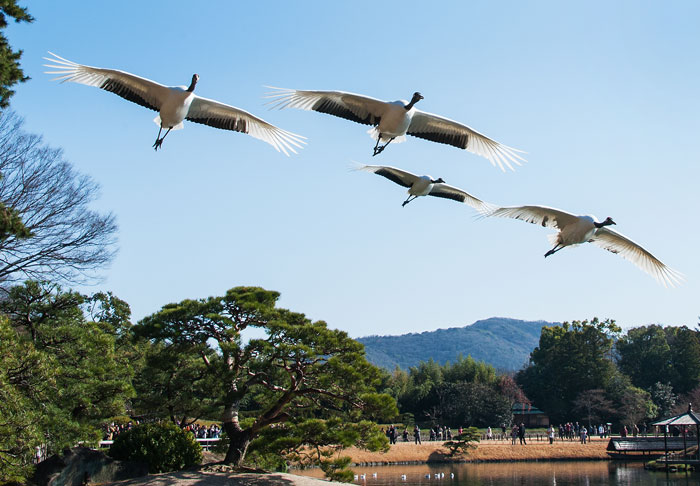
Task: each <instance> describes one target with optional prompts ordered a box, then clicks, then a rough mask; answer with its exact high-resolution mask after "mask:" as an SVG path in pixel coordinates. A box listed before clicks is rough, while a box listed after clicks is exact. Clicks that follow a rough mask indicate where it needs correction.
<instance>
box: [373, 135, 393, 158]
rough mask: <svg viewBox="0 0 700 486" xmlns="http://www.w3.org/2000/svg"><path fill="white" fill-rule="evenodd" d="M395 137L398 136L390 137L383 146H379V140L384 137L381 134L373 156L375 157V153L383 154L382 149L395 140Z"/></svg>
mask: <svg viewBox="0 0 700 486" xmlns="http://www.w3.org/2000/svg"><path fill="white" fill-rule="evenodd" d="M395 138H396V137H392V138H390V139H389V141H388V142H387V143H385V144H384V145H382V146H381V147H378V146H377V145H379V141H380V140H381V139H382V137H381V135H380V136H379V138H378V139H377V145H375V147H374V155H372V157H374V156H375V155H379V154H381V153H382V151H383V150H384V149H385V148H386V146H387V145H389V144H390V143H391V141H392V140H394V139H395Z"/></svg>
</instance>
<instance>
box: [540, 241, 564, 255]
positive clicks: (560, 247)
mask: <svg viewBox="0 0 700 486" xmlns="http://www.w3.org/2000/svg"><path fill="white" fill-rule="evenodd" d="M562 248H564V247H563V246H562V245H561V244H559V243H557V245H556V246H555V247H554V248H552V249H551V250H549V251H548V252H547V253H545V254H544V257H545V258H547V257H548V256H549V255H554V254H555V253H556V252H558V251H559V250H561V249H562Z"/></svg>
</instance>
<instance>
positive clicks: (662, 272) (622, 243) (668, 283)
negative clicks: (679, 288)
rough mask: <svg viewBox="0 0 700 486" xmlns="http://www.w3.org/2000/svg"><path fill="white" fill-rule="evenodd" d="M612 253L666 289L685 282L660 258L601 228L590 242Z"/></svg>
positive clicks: (615, 233) (617, 234) (681, 276)
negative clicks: (630, 263) (635, 266)
mask: <svg viewBox="0 0 700 486" xmlns="http://www.w3.org/2000/svg"><path fill="white" fill-rule="evenodd" d="M590 241H591V243H593V244H594V245H596V246H599V247H601V248H603V249H605V250H608V251H610V252H612V253H617V254H619V255H620V256H621V257H622V258H624V259H625V260H629V261H630V262H632V263H634V264H635V265H637V266H638V267H639V268H641V269H642V270H643V271H644V272H646V273H648V274H649V275H651V276H652V277H654V278H655V279H656V280H658V281H659V283H661V284H662V285H663V286H664V287H675V286H676V285H680V284H681V283H682V282H683V280H684V279H683V275H682V274H681V273H680V272H677V271H676V270H673V269H672V268H669V267H667V266H666V265H664V264H663V263H662V262H661V261H660V260H659V259H658V258H656V257H655V256H654V255H652V254H651V253H649V252H648V251H647V250H645V249H644V248H642V246H641V245H639V244H638V243H635V242H634V241H632V240H630V239H629V238H627V237H626V236H623V235H621V234H620V233H618V232H616V231H613V230H611V229H608V228H600V229H598V231H596V232H595V235H594V236H593V238H592V239H591V240H590Z"/></svg>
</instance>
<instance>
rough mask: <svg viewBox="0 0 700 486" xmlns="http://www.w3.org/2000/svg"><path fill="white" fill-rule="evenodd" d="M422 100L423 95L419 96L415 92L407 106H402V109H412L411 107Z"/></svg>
mask: <svg viewBox="0 0 700 486" xmlns="http://www.w3.org/2000/svg"><path fill="white" fill-rule="evenodd" d="M422 99H423V95H422V94H420V93H419V92H418V91H416V92H415V93H413V98H411V102H410V103H409V104H407V105H406V106H404V108H406V111H408V110H410V109H411V108H413V105H415V104H416V103H418V102H419V101H420V100H422Z"/></svg>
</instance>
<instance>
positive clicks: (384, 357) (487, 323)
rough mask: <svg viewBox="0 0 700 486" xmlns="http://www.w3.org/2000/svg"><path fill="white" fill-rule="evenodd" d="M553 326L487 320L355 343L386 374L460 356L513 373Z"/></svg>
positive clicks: (505, 319)
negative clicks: (424, 362)
mask: <svg viewBox="0 0 700 486" xmlns="http://www.w3.org/2000/svg"><path fill="white" fill-rule="evenodd" d="M557 325H559V323H556V322H546V321H521V320H519V319H507V318H504V317H491V318H490V319H485V320H483V321H476V322H475V323H474V324H472V325H470V326H464V327H452V328H449V329H437V330H435V331H426V332H422V333H411V334H403V335H400V336H368V337H363V338H359V339H358V341H359V342H361V343H362V344H364V345H365V351H366V353H367V360H368V361H369V362H370V363H372V364H374V365H376V366H380V367H382V368H386V369H388V370H393V369H394V368H395V367H396V366H398V367H400V368H403V369H408V368H409V367H411V366H415V365H417V364H418V363H420V362H421V361H428V360H430V359H431V358H432V359H433V360H434V361H436V362H437V363H440V364H444V363H446V362H448V361H450V362H452V363H454V362H455V361H456V360H457V357H458V356H459V355H460V354H461V355H462V356H464V357H467V356H468V355H471V357H472V358H474V359H475V360H477V361H485V362H486V363H489V364H491V365H493V366H494V367H495V368H496V369H499V370H507V371H515V370H519V369H520V368H522V366H523V365H524V364H526V363H527V360H528V359H529V357H530V352H531V351H532V350H533V349H534V348H535V347H536V346H537V345H538V344H539V340H540V331H541V329H542V327H543V326H557Z"/></svg>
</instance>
